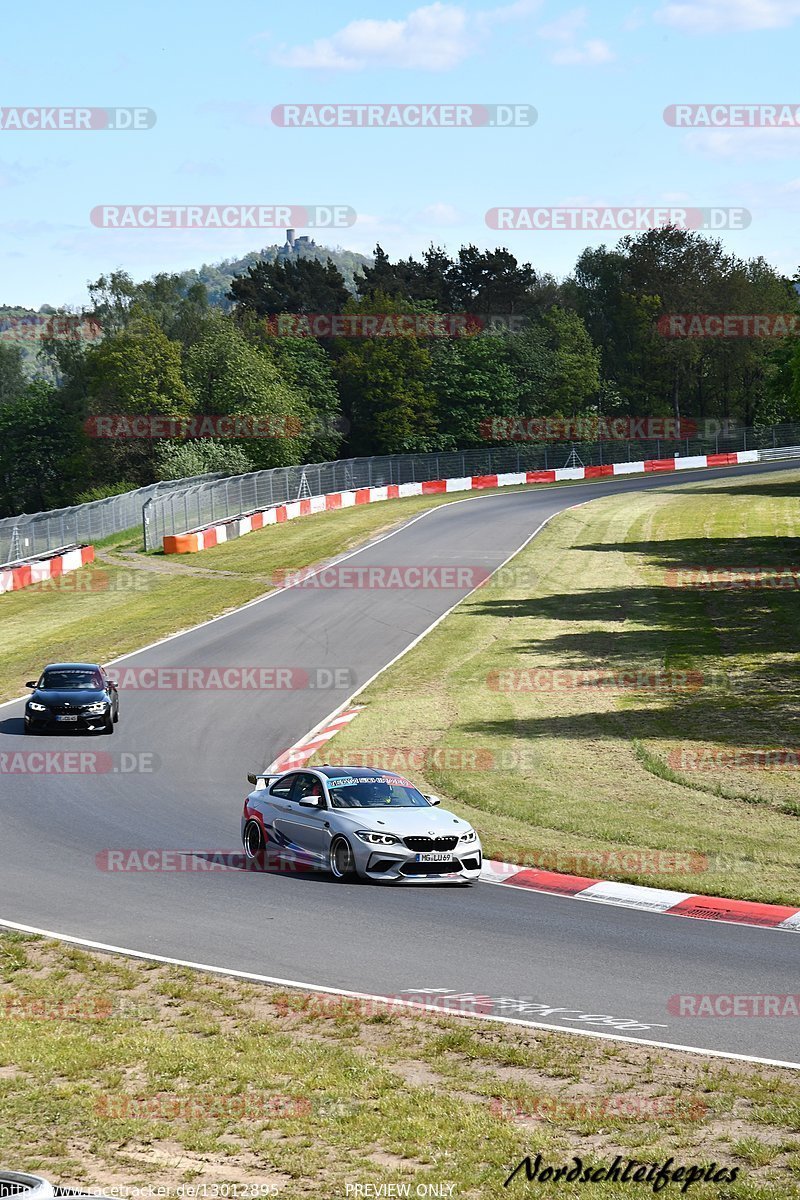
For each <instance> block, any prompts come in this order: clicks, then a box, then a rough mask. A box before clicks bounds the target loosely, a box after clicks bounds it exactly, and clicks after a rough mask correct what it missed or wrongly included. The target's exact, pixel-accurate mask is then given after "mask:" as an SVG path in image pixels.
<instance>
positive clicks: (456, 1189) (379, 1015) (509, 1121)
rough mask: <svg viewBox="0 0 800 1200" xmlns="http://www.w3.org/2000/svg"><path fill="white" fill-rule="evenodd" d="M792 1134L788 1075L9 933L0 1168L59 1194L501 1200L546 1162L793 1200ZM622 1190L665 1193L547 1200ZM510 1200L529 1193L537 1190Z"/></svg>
mask: <svg viewBox="0 0 800 1200" xmlns="http://www.w3.org/2000/svg"><path fill="white" fill-rule="evenodd" d="M798 1128H800V1099H799V1098H798V1089H797V1076H796V1074H795V1072H793V1071H790V1070H788V1069H779V1068H767V1067H761V1066H757V1065H754V1064H748V1063H738V1062H725V1061H722V1060H719V1059H706V1058H703V1057H701V1056H700V1055H692V1054H686V1053H679V1052H676V1051H666V1050H665V1051H662V1050H658V1049H654V1048H650V1047H644V1046H641V1047H640V1046H635V1045H630V1044H624V1043H616V1042H597V1041H595V1040H593V1039H588V1038H581V1037H577V1036H575V1037H570V1036H569V1035H566V1034H551V1033H546V1032H541V1031H538V1030H534V1029H523V1028H521V1027H518V1026H516V1027H515V1026H503V1025H498V1024H491V1025H489V1024H487V1023H485V1022H483V1023H482V1022H480V1021H478V1020H472V1019H464V1018H454V1017H438V1016H433V1015H428V1014H426V1013H414V1014H409V1013H399V1012H397V1011H396V1010H395V1011H394V1012H392V1011H389V1010H386V1011H384V1010H382V1009H381V1008H380V1006H375V1008H374V1009H372V1010H370V1011H368V1012H365V1011H364V1010H363V1009H361V1008H359V1006H358V1005H357V1003H356V1002H353V1001H349V1002H348V1001H343V1000H341V1001H340V1000H336V999H335V998H327V1002H323V1001H322V1000H321V998H319V997H316V998H315V997H312V996H309V995H307V994H304V993H301V992H295V991H282V990H278V989H275V988H267V987H261V986H254V985H252V984H247V983H243V982H238V981H235V980H230V979H220V978H216V977H213V976H201V975H198V974H196V973H193V972H191V971H189V970H185V969H178V968H170V967H165V966H161V965H157V964H151V963H145V962H141V961H130V960H126V959H124V958H121V957H115V956H106V955H100V954H94V953H86V952H84V951H83V950H80V949H78V948H76V947H71V946H68V945H64V944H59V943H55V942H48V941H45V940H44V939H40V938H33V937H27V936H21V935H19V934H14V933H2V934H0V1161H3V1162H4V1163H5V1164H6V1165H7V1166H9V1167H12V1168H13V1169H15V1170H28V1171H33V1172H38V1173H41V1174H43V1175H44V1176H45V1177H46V1178H49V1179H51V1180H53V1181H55V1182H57V1183H59V1184H61V1185H62V1186H64V1185H72V1186H83V1187H95V1188H97V1187H106V1188H111V1187H122V1188H126V1187H127V1188H133V1187H146V1186H148V1185H150V1186H161V1187H169V1188H171V1189H172V1188H175V1189H177V1188H179V1187H181V1186H182V1185H183V1186H186V1185H194V1187H195V1188H196V1189H198V1190H197V1192H196V1194H198V1195H203V1194H205V1195H207V1196H214V1195H217V1196H226V1195H227V1196H234V1195H238V1196H239V1197H242V1196H248V1197H256V1196H261V1195H266V1194H268V1192H267V1191H266V1190H265V1189H267V1188H272V1189H274V1191H273V1193H272V1194H279V1195H281V1196H282V1197H285V1198H286V1200H294V1198H300V1197H309V1196H324V1197H335V1196H342V1197H344V1196H346V1195H348V1194H349V1195H351V1196H352V1195H355V1194H356V1193H354V1192H353V1190H352V1188H353V1185H354V1184H361V1185H367V1184H370V1185H372V1187H373V1188H375V1187H378V1186H380V1185H394V1186H395V1188H397V1187H398V1186H399V1185H407V1186H409V1187H410V1188H411V1191H410V1193H406V1194H410V1195H425V1194H426V1193H425V1191H422V1192H417V1191H416V1189H417V1187H419V1186H420V1185H426V1186H427V1187H428V1188H430V1187H431V1185H438V1186H439V1187H440V1189H442V1190H440V1191H439V1192H438V1193H437V1192H431V1191H429V1192H428V1194H429V1195H437V1194H438V1195H441V1196H448V1195H449V1196H451V1197H457V1198H458V1200H477V1198H479V1197H481V1198H482V1197H486V1196H495V1195H503V1194H505V1192H504V1190H503V1187H502V1184H503V1180H504V1179H505V1178H506V1177H507V1176H508V1174H509V1173H510V1172H511V1171H512V1170H513V1169H514V1167H515V1166H516V1165H517V1164H518V1163H519V1161H520V1160H521V1159H522V1158H523V1157H524V1156H525V1155H526V1154H529V1153H530V1154H531V1155H532V1156H535V1155H536V1154H537V1153H540V1154H541V1155H542V1157H543V1159H544V1161H545V1162H546V1163H549V1164H552V1165H555V1164H560V1163H568V1162H569V1163H570V1165H572V1164H571V1162H570V1160H571V1159H572V1157H573V1156H578V1157H580V1158H581V1159H582V1160H583V1162H584V1164H585V1165H587V1166H589V1165H592V1166H595V1167H596V1166H598V1165H602V1164H605V1165H610V1163H611V1161H612V1160H613V1159H614V1158H615V1157H616V1156H617V1155H621V1156H622V1158H623V1160H626V1161H627V1160H628V1159H636V1160H637V1162H639V1163H647V1164H650V1163H655V1162H657V1161H664V1160H666V1159H668V1158H670V1157H672V1158H674V1160H675V1162H674V1164H673V1165H674V1166H677V1165H679V1164H698V1163H700V1164H705V1165H706V1166H708V1165H710V1164H711V1163H712V1162H716V1163H717V1166H718V1168H723V1167H724V1168H726V1169H728V1170H730V1169H732V1168H734V1167H735V1168H738V1178H737V1180H736V1181H735V1182H733V1183H731V1184H728V1185H726V1186H724V1187H721V1186H720V1184H719V1183H718V1184H711V1183H709V1184H705V1183H698V1184H695V1185H693V1186H692V1187H691V1189H690V1191H689V1193H688V1194H689V1195H690V1196H693V1197H697V1198H699V1200H704V1198H709V1197H714V1200H720V1197H723V1198H725V1200H767V1197H770V1198H774V1197H775V1196H781V1197H793V1196H798V1195H800V1136H798ZM445 1185H450V1186H452V1190H450V1191H447V1190H443V1189H444V1186H445ZM226 1186H227V1187H228V1190H227V1191H224V1190H217V1191H214V1190H213V1189H214V1188H217V1189H222V1188H224V1187H226ZM234 1186H235V1187H237V1189H238V1190H237V1191H233V1190H232V1188H233V1187H234ZM348 1186H349V1187H350V1189H351V1190H350V1191H349V1192H348ZM203 1187H205V1188H206V1190H205V1192H203V1191H201V1190H200V1189H201V1188H203ZM258 1189H261V1190H258ZM621 1190H624V1191H625V1194H626V1195H631V1196H633V1197H637V1196H642V1197H643V1196H645V1195H647V1196H652V1195H653V1188H652V1185H647V1184H644V1183H642V1184H633V1185H628V1186H626V1187H625V1188H624V1189H620V1187H618V1186H615V1185H613V1184H611V1183H593V1184H592V1186H591V1188H590V1189H587V1188H586V1187H585V1186H581V1185H580V1184H578V1183H575V1184H569V1183H567V1184H565V1183H563V1182H560V1183H558V1184H555V1185H554V1184H551V1183H544V1184H538V1183H537V1185H536V1194H537V1195H541V1196H543V1197H545V1198H547V1197H556V1196H559V1197H567V1198H569V1197H577V1196H586V1195H587V1194H589V1195H591V1196H592V1197H600V1198H602V1197H611V1196H613V1195H617V1194H619V1192H620V1191H621ZM515 1191H516V1192H517V1193H520V1194H528V1193H529V1188H528V1186H527V1185H526V1184H525V1182H524V1176H522V1177H520V1176H518V1177H517V1180H516V1182H515V1183H514V1184H512V1185H511V1187H510V1188H509V1194H514V1192H515ZM122 1194H123V1195H124V1194H125V1193H124V1192H123V1193H122ZM128 1194H130V1193H128ZM161 1194H163V1193H161ZM167 1194H168V1195H175V1194H176V1193H175V1192H170V1193H167ZM177 1194H179V1193H177ZM186 1194H190V1193H188V1192H187V1193H186ZM365 1194H371V1195H373V1196H374V1195H376V1194H380V1193H376V1192H375V1191H373V1192H372V1193H365V1192H361V1195H362V1196H363V1195H365ZM384 1194H390V1195H391V1194H394V1195H397V1194H398V1192H397V1191H395V1192H394V1193H386V1192H385V1193H384ZM399 1194H403V1193H402V1192H401V1193H399ZM663 1194H664V1195H666V1196H669V1195H680V1194H681V1193H680V1184H679V1183H677V1184H673V1185H670V1186H669V1187H668V1188H667V1189H666V1190H665V1191H664V1193H663Z"/></svg>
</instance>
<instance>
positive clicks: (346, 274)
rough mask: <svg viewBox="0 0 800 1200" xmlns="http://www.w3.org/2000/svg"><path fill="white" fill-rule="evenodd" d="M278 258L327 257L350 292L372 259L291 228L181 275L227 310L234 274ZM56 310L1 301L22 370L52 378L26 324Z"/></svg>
mask: <svg viewBox="0 0 800 1200" xmlns="http://www.w3.org/2000/svg"><path fill="white" fill-rule="evenodd" d="M277 258H283V259H291V258H316V259H317V260H318V261H319V262H325V261H326V260H327V259H329V258H330V259H332V261H333V262H334V263H335V264H336V266H337V267H338V268H339V270H340V271H341V273H342V277H343V278H344V281H345V283H346V285H347V287H348V288H349V289H350V291H351V292H355V290H356V287H355V276H356V275H357V274H358V273H359V271H360V270H361V268H362V267H364V266H371V265H372V262H373V260H372V258H371V257H367V256H365V255H363V254H357V253H356V252H355V251H354V250H344V249H342V247H341V246H337V247H336V248H335V249H331V248H328V247H327V246H318V245H317V244H316V242H314V241H313V240H312V239H311V238H309V237H305V236H301V237H294V236H293V231H291V230H290V231H288V236H287V240H286V241H285V242H284V244H283V245H282V246H278V245H274V246H265V247H264V248H263V250H253V251H251V252H250V253H249V254H245V256H244V258H227V259H225V260H224V262H220V263H203V265H202V267H199V268H198V269H197V270H191V271H182V272H180V275H181V277H182V279H183V280H184V282H185V285H186V287H187V289H188V288H190V287H191V286H192V285H193V284H195V283H203V284H205V286H206V288H207V290H208V298H209V301H210V303H211V304H213V305H214V306H215V307H216V308H221V309H223V310H224V311H225V312H227V311H228V310H229V309H230V308H231V304H230V301H229V300H228V298H227V294H228V291H229V289H230V286H231V281H232V280H233V279H234V278H235V276H237V275H243V274H244V273H245V271H246V270H247V268H248V267H252V266H254V265H255V263H257V262H258V261H259V259H264V260H266V261H267V262H274V261H275V259H277ZM57 311H58V310H57V309H55V308H52V307H51V305H49V304H43V305H42V307H41V308H40V309H39V311H38V312H36V311H35V310H34V309H32V308H21V307H19V306H18V305H13V304H0V342H3V343H5V344H6V345H13V346H19V348H20V349H21V350H22V357H23V362H24V364H25V370H26V372H27V374H28V375H30V376H31V377H34V376H36V377H38V378H46V379H52V378H53V372H52V370H51V369H50V367H49V366H48V365H47V364H43V363H42V362H41V360H39V359H38V357H37V354H38V345H37V342H36V341H35V340H34V339H33V338H31V337H30V336H28V337H26V336H25V332H24V327H25V324H26V322H28V323H35V320H36V318H37V317H40V318H41V317H46V316H50V315H52V314H53V313H56V312H57Z"/></svg>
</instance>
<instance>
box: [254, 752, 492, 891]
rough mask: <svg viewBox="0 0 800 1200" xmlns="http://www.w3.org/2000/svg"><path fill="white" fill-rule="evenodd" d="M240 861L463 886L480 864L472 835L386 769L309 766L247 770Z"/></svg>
mask: <svg viewBox="0 0 800 1200" xmlns="http://www.w3.org/2000/svg"><path fill="white" fill-rule="evenodd" d="M248 779H249V781H250V783H252V784H253V785H254V788H255V790H254V791H252V792H251V793H250V795H249V796H248V797H247V799H246V800H245V802H244V812H243V814H242V844H243V845H244V851H245V855H246V857H247V859H249V860H251V861H253V862H258V861H259V860H261V861H264V862H265V863H266V864H267V865H270V864H274V865H282V864H283V863H284V862H285V863H286V865H287V866H290V865H291V864H292V863H298V864H301V865H303V866H305V867H306V869H316V870H325V871H330V873H331V875H333V876H334V878H335V879H339V880H346V879H349V878H355V877H360V878H361V879H374V880H378V881H379V882H382V883H436V882H441V883H452V882H462V883H465V884H470V883H472V882H473V881H474V880H476V879H477V878H478V876H479V875H480V870H481V860H482V851H481V843H480V841H479V839H478V835H477V833H476V832H475V830H474V829H473V828H472V826H471V825H469V824H468V822H467V821H462V820H461V818H460V817H457V816H455V815H454V814H453V813H451V812H447V811H446V810H445V809H443V808H440V807H439V799H438V797H436V796H424V795H423V794H422V792H420V791H417V789H416V788H415V787H414V785H413V784H411V783H409V781H408V780H407V779H403V777H402V776H401V775H396V774H395V773H394V772H392V771H378V770H375V769H374V768H370V767H330V766H323V767H313V768H310V767H309V768H303V769H295V770H292V771H286V772H283V773H281V774H277V775H248Z"/></svg>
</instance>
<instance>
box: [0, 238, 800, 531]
mask: <svg viewBox="0 0 800 1200" xmlns="http://www.w3.org/2000/svg"><path fill="white" fill-rule="evenodd" d="M89 294H90V301H91V303H90V306H89V308H88V309H87V311H86V313H84V314H81V319H82V320H83V322H84V324H85V323H86V322H90V323H92V324H93V326H94V327H98V326H99V328H100V329H101V330H102V337H101V338H100V339H96V338H95V339H91V340H89V341H85V340H81V339H80V338H78V337H75V338H71V337H64V336H58V337H52V338H50V339H49V340H47V341H45V342H44V343H43V345H42V350H41V352H40V354H39V360H40V367H41V370H40V373H39V374H40V377H39V378H37V379H35V380H34V381H33V382H31V381H30V378H29V373H26V372H25V370H24V369H23V363H22V359H21V355H20V352H19V350H18V349H17V348H15V347H14V346H13V345H12V344H11V343H8V342H6V343H3V342H0V515H7V514H11V513H15V512H22V511H29V512H30V511H34V510H37V509H43V508H50V507H55V506H59V505H62V504H65V503H72V502H75V501H76V500H79V499H83V498H86V497H89V496H94V495H103V494H110V493H111V492H113V491H120V490H126V489H128V488H130V487H135V486H138V485H140V484H142V483H147V482H151V481H152V480H154V479H169V478H179V477H182V476H186V475H193V474H199V473H202V472H205V471H216V470H219V471H228V472H241V471H245V470H249V469H251V468H262V467H271V466H280V465H286V464H291V463H298V462H304V461H305V462H308V461H321V460H325V459H329V458H334V457H341V456H342V455H360V454H383V453H397V452H402V451H419V452H421V451H429V450H439V449H441V450H449V449H458V448H471V447H476V446H485V445H486V444H487V440H486V439H487V432H486V430H487V420H489V419H491V418H494V417H497V416H508V417H517V416H522V417H552V418H558V419H588V420H591V419H592V418H596V417H603V418H605V419H612V418H618V417H634V418H635V417H643V416H644V417H678V418H680V417H683V418H691V419H703V418H717V419H719V420H729V421H736V422H739V423H741V424H745V425H768V424H773V423H778V422H784V421H800V341H798V339H797V338H796V337H794V336H787V337H781V338H775V337H769V338H767V337H745V338H741V337H740V338H725V339H722V338H718V337H706V338H699V339H698V338H675V337H666V336H664V333H663V321H662V323H661V325H659V319H660V318H664V317H665V316H668V315H669V314H688V313H710V314H724V313H740V314H764V313H791V314H797V313H798V312H800V309H799V308H798V297H797V294H796V291H795V288H794V287H793V283H792V281H791V280H789V279H787V278H784V277H782V276H781V275H779V274H778V273H777V272H776V271H774V270H773V269H772V268H771V267H770V266H769V265H768V264H767V263H766V262H765V261H764V260H763V259H755V260H750V261H742V260H739V259H737V258H735V257H733V256H731V255H729V254H726V253H725V251H724V250H723V248H722V246H721V245H720V243H719V242H717V241H714V240H712V239H709V238H706V237H704V236H702V235H700V234H696V233H688V232H685V231H681V230H676V229H663V230H655V231H650V232H648V233H645V234H642V235H640V236H638V237H626V238H623V239H622V240H621V241H620V243H619V244H618V245H617V247H616V248H615V249H608V248H606V247H599V248H595V249H587V250H585V251H584V252H583V254H582V255H581V256H580V258H579V260H578V262H577V265H576V268H575V271H574V272H573V274H572V275H571V276H570V277H569V278H567V279H566V280H564V281H561V282H559V281H557V280H555V279H554V278H553V277H552V276H549V275H545V274H541V273H539V272H537V271H536V270H535V268H534V267H533V266H531V265H529V264H525V263H520V262H518V261H517V259H516V258H515V257H514V256H513V255H512V254H511V253H510V252H509V251H508V250H505V249H497V250H488V251H481V250H478V249H477V248H476V247H475V246H465V247H462V249H461V250H460V251H459V252H458V254H457V256H455V257H451V256H450V255H448V254H447V253H446V252H445V251H444V250H442V249H440V248H437V247H434V246H431V247H430V248H429V249H428V250H427V251H426V252H425V253H424V254H423V255H422V257H421V259H419V260H416V259H413V258H409V259H406V260H402V261H398V262H392V261H390V259H389V258H388V256H387V255H386V254H385V253H384V252H383V250H382V249H381V247H380V246H378V247H377V248H376V252H375V258H374V261H373V263H372V265H369V264H366V265H364V266H363V267H362V269H361V271H360V272H359V273H357V274H356V275H355V276H354V279H351V280H347V279H345V278H344V276H343V275H342V273H341V271H340V270H339V268H338V267H337V265H336V264H335V263H334V262H333V261H330V260H325V261H323V259H322V256H321V255H316V256H310V255H309V256H301V257H297V258H291V259H287V258H285V257H284V258H280V257H278V258H274V257H273V258H270V259H265V258H256V259H255V260H254V261H249V262H248V264H247V266H246V269H244V270H243V271H242V273H240V274H239V275H237V276H236V277H234V278H233V280H232V282H231V284H230V290H229V292H228V294H227V296H226V305H225V310H223V308H221V307H220V306H219V305H218V304H213V303H212V302H211V300H210V299H209V294H208V290H207V288H206V287H205V285H204V284H203V283H201V282H199V281H195V282H192V281H191V280H189V279H187V277H186V276H185V275H183V276H182V275H166V274H164V275H158V276H156V277H155V278H154V279H152V280H149V281H147V282H145V283H139V284H136V283H134V282H133V281H132V280H131V279H130V278H129V277H128V276H127V275H126V274H125V273H123V272H117V273H114V274H111V275H110V276H107V277H106V276H103V277H101V278H100V279H99V280H97V281H96V282H95V283H94V284H92V285H91V286H90V288H89ZM287 314H293V315H294V316H291V315H289V316H287ZM441 314H453V316H452V317H447V316H444V317H442V316H441ZM333 316H336V317H338V318H339V319H338V322H334V321H333V320H332V317H333ZM320 318H324V319H323V320H320ZM370 321H371V324H370ZM365 331H366V332H368V334H369V335H368V336H363V334H364V333H365ZM398 331H401V332H398ZM354 333H355V334H356V336H353V334H354ZM311 334H314V335H315V336H311ZM140 415H148V416H150V417H154V418H155V417H158V418H164V419H165V420H166V419H172V420H173V421H186V420H188V419H189V418H206V417H208V418H210V417H214V418H217V417H220V416H225V417H229V418H232V419H235V421H237V422H239V424H238V425H236V426H233V425H232V426H230V427H231V428H239V429H242V428H243V427H244V423H246V422H249V423H250V425H252V424H253V423H254V422H256V423H257V422H259V421H261V422H262V423H263V422H267V423H268V424H269V428H270V429H271V430H272V431H273V433H275V432H277V433H278V434H279V436H269V437H227V436H226V437H224V438H220V437H211V438H207V437H206V438H193V439H192V438H189V439H188V440H187V439H186V438H185V437H183V438H181V437H167V438H164V437H161V438H152V437H146V438H131V437H120V436H117V437H107V436H104V437H97V436H91V434H92V433H96V432H97V430H98V428H101V427H103V426H102V418H108V417H125V416H127V417H131V418H132V417H136V416H140ZM262 427H263V426H262ZM104 428H105V429H106V430H108V428H109V426H108V424H106V425H105V427H104ZM114 428H117V426H114Z"/></svg>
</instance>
